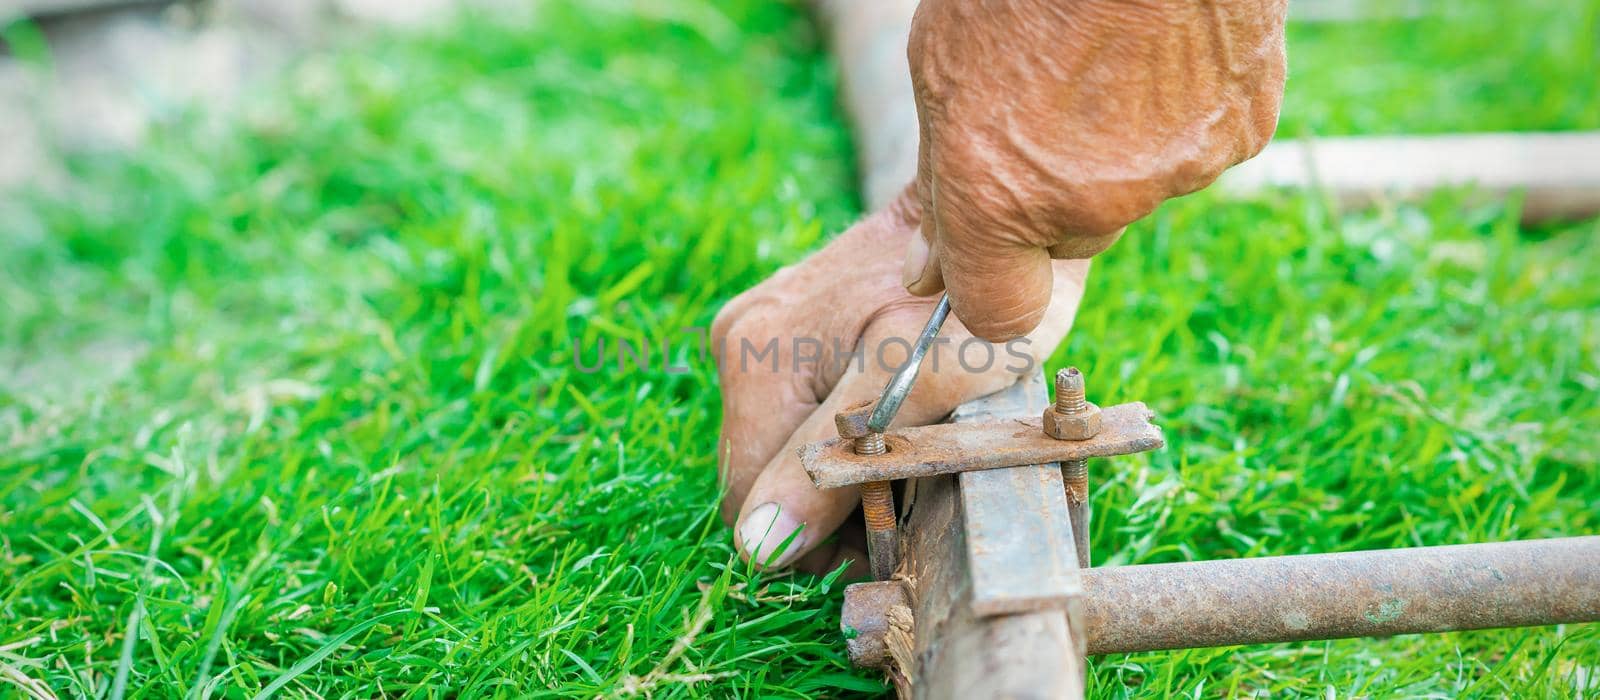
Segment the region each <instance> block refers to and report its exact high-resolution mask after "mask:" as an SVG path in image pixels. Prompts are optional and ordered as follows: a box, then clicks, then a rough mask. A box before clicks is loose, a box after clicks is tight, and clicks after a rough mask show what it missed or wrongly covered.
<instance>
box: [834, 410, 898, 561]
mask: <svg viewBox="0 0 1600 700" xmlns="http://www.w3.org/2000/svg"><path fill="white" fill-rule="evenodd" d="M872 406H873V402H872V401H870V400H868V401H862V402H860V403H857V404H854V405H852V406H850V407H849V408H846V409H844V410H843V411H840V412H838V413H835V414H833V425H834V427H835V428H837V429H838V430H839V437H841V438H844V439H846V440H850V441H851V442H852V444H851V448H852V449H853V450H855V453H856V454H858V455H869V456H870V455H881V454H883V453H885V452H888V451H889V445H888V444H887V443H886V442H884V439H883V433H878V432H873V431H872V430H871V429H870V428H868V427H867V420H868V419H870V418H871V417H872ZM861 513H862V515H863V516H865V519H866V521H867V557H868V559H869V560H870V563H871V565H872V577H873V578H875V579H878V580H880V581H882V580H885V579H888V578H889V577H890V576H891V575H893V574H894V567H895V564H896V563H897V562H896V561H895V560H896V558H897V557H898V556H899V549H900V543H899V538H900V533H899V531H898V527H897V526H896V524H895V520H896V518H895V508H894V491H893V490H892V489H891V488H889V482H887V481H869V482H867V483H864V484H862V485H861Z"/></svg>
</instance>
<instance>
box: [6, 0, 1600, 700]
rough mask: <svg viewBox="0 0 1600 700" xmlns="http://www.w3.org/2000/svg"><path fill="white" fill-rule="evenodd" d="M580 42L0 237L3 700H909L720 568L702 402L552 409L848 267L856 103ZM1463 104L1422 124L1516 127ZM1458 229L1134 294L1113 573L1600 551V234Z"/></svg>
mask: <svg viewBox="0 0 1600 700" xmlns="http://www.w3.org/2000/svg"><path fill="white" fill-rule="evenodd" d="M577 5H578V3H571V4H564V3H554V4H552V5H551V6H549V7H547V8H546V9H544V10H543V11H541V13H539V15H538V16H537V17H536V18H535V19H534V20H531V21H522V20H512V19H506V18H503V17H494V18H467V19H464V20H463V21H462V22H461V23H458V24H454V25H450V26H443V27H439V28H437V29H436V30H435V31H434V32H430V33H425V34H422V35H420V36H409V37H387V38H378V39H373V40H368V41H365V42H363V43H362V44H361V45H360V46H359V47H358V49H350V50H346V51H343V52H340V53H338V54H335V55H332V56H326V57H318V58H314V59H311V60H309V61H307V62H305V63H304V64H303V65H301V66H299V67H298V68H297V69H296V70H295V71H294V72H293V73H292V74H291V75H289V76H288V77H287V79H286V80H285V82H284V85H283V87H282V88H281V89H280V90H278V91H276V92H272V93H269V94H267V95H265V96H263V98H262V99H261V100H260V101H259V102H258V103H256V104H253V105H252V106H250V107H248V108H247V109H245V110H244V114H243V116H242V117H240V118H239V120H238V122H237V123H236V124H233V125H231V126H227V127H225V128H222V129H220V130H208V129H202V128H198V127H196V128H174V129H171V130H167V131H165V132H163V133H162V134H160V135H159V136H158V138H157V139H156V141H155V142H154V143H153V144H152V145H151V146H150V147H149V148H146V149H143V150H141V151H140V152H138V153H137V154H134V155H132V156H128V157H108V158H104V159H101V160H98V161H92V162H79V163H77V164H76V167H77V170H78V172H79V175H80V176H81V177H82V178H83V180H84V181H85V183H86V185H85V187H86V190H85V192H84V193H81V194H79V195H77V196H74V197H71V198H67V199H56V200H50V199H43V198H34V199H33V200H31V202H30V203H28V204H27V205H25V206H20V207H15V208H13V209H12V210H11V211H10V212H9V214H8V215H7V218H6V219H5V223H4V225H5V229H4V233H3V234H0V369H3V370H4V372H5V374H3V375H0V446H3V453H0V474H3V475H4V478H0V679H4V678H7V674H10V673H15V674H20V675H22V676H27V677H31V678H35V679H41V680H42V681H43V682H45V683H47V684H48V685H49V686H50V687H52V688H55V689H56V690H57V692H59V693H60V694H62V695H63V696H64V697H66V696H74V695H86V696H93V697H106V696H116V695H117V694H118V693H116V692H115V688H116V687H118V686H119V684H120V686H121V687H124V688H126V691H127V692H126V696H127V697H149V698H165V697H180V696H188V697H204V696H207V695H208V694H209V696H210V697H230V698H249V697H253V696H255V695H256V694H257V693H258V692H260V691H263V690H271V689H281V690H282V691H283V692H284V693H285V694H287V695H289V696H305V697H315V696H321V697H371V696H374V695H378V694H382V695H385V696H389V697H463V698H466V697H486V696H523V695H543V696H551V697H580V696H594V695H597V694H612V693H619V694H620V693H621V692H623V691H624V690H625V689H627V688H636V689H638V688H641V687H642V689H644V690H648V691H650V692H651V693H653V694H654V695H656V696H661V697H677V696H707V697H726V696H728V695H740V696H776V697H785V696H790V697H792V696H838V695H852V694H857V693H877V692H881V691H882V689H883V686H882V685H881V683H880V681H879V680H878V679H877V678H876V677H875V676H874V675H873V674H869V673H861V672H857V671H854V670H852V669H851V668H850V667H849V665H848V663H847V662H846V660H845V658H844V654H843V647H842V640H841V639H840V636H839V633H838V631H837V626H836V625H837V615H838V599H839V590H840V583H841V582H839V581H836V580H832V579H829V578H814V577H807V576H787V575H760V574H755V573H752V572H750V571H749V570H748V569H747V568H745V567H744V566H743V565H741V564H739V563H738V562H737V559H736V557H735V555H734V553H733V550H732V548H731V546H730V544H729V540H730V536H729V533H728V532H727V530H726V529H725V528H724V527H723V526H722V525H721V523H720V522H719V520H718V518H717V516H716V488H717V487H716V479H715V468H714V455H713V451H714V442H715V435H716V431H717V424H718V420H719V415H718V411H719V408H718V401H717V396H716V389H715V384H714V373H713V371H712V368H711V367H710V366H708V365H706V364H704V363H701V362H699V361H697V360H696V359H695V358H694V357H693V353H692V351H691V349H689V348H685V347H683V346H682V345H681V344H677V343H675V344H674V348H675V351H676V353H677V354H678V357H677V358H676V359H677V360H678V361H679V364H684V363H686V364H689V365H690V366H692V368H693V369H692V371H690V372H689V373H686V374H673V373H668V372H666V371H664V370H663V368H662V365H661V363H660V362H657V363H655V364H654V365H653V366H652V369H651V370H650V371H646V372H639V371H629V372H627V373H624V374H607V373H602V374H585V373H581V372H578V371H575V369H574V368H573V365H572V361H571V343H572V342H573V341H574V340H577V341H580V342H584V343H590V344H592V343H594V342H596V341H597V340H598V339H600V338H606V339H608V340H610V341H612V342H614V341H616V340H617V339H619V338H627V339H631V340H636V341H637V340H651V341H654V342H659V341H660V340H661V339H663V338H670V339H674V340H677V339H679V338H678V336H676V335H675V334H676V332H677V330H678V329H679V328H682V327H685V326H693V325H705V324H707V323H708V322H709V321H710V319H711V317H712V315H713V314H714V312H715V310H716V308H717V306H718V305H719V304H720V302H721V301H723V300H725V299H727V298H728V297H730V296H732V295H733V294H736V293H737V292H739V291H740V290H742V289H744V288H745V287H747V286H749V285H752V284H754V283H755V282H757V281H758V280H760V279H762V278H764V277H765V276H766V275H767V274H769V273H771V272H772V271H773V270H775V269H776V268H777V267H779V266H781V265H782V264H784V263H786V262H788V261H792V260H794V259H796V258H797V257H798V256H800V255H802V254H803V253H804V251H806V250H808V249H811V248H813V247H815V246H816V245H818V244H819V242H820V241H821V240H823V239H824V238H825V237H826V235H828V234H830V233H831V232H833V231H836V230H838V229H839V228H840V227H841V226H842V225H844V224H845V223H847V222H848V221H849V219H850V217H851V216H853V214H854V212H855V209H856V206H857V204H856V200H855V199H854V197H853V195H852V194H851V189H852V175H851V173H850V170H849V167H850V165H849V163H850V152H849V145H848V140H847V135H846V131H845V129H844V127H843V125H842V124H841V123H840V121H839V119H838V117H837V115H836V114H835V111H834V109H833V107H832V99H833V93H832V90H833V82H832V78H831V77H830V73H829V70H828V68H827V66H826V65H825V63H824V62H822V61H821V60H819V58H818V57H817V53H816V52H817V48H818V47H817V46H816V42H815V39H814V37H813V36H812V34H811V31H810V30H809V29H808V27H807V26H806V25H805V23H804V22H803V21H802V19H801V17H800V16H799V15H798V14H796V13H795V12H793V11H792V10H790V9H786V8H784V7H782V6H778V5H776V4H774V3H770V2H763V1H760V0H748V1H730V2H725V3H722V4H721V5H720V6H719V9H718V10H716V11H710V10H708V9H705V8H704V7H703V6H700V5H697V4H692V3H680V4H662V5H659V6H656V7H665V8H671V9H673V10H674V11H668V12H654V13H651V14H648V15H646V14H640V13H637V12H628V11H622V10H612V11H594V10H584V11H580V10H578V9H575V7H576V6H577ZM684 8H687V9H684ZM678 9H682V10H683V11H681V12H679V11H675V10H678ZM1341 31H1342V30H1341ZM1301 40H1302V39H1301V37H1300V36H1299V34H1298V33H1297V34H1296V39H1295V41H1296V42H1297V43H1296V47H1297V48H1298V47H1300V46H1301V44H1300V43H1299V42H1301ZM1402 49H1403V47H1402V48H1396V49H1393V50H1394V51H1395V52H1396V53H1399V52H1400V51H1401V50H1402ZM1305 50H1306V51H1310V50H1311V49H1305ZM1535 77H1538V78H1540V79H1543V78H1544V76H1535ZM1558 77H1559V75H1556V76H1553V77H1550V80H1555V79H1556V78H1558ZM1310 84H1311V83H1310V82H1309V81H1308V80H1307V79H1306V77H1305V75H1304V74H1303V73H1300V74H1297V77H1296V78H1295V79H1294V80H1293V81H1292V82H1291V94H1290V100H1289V105H1290V113H1289V116H1288V117H1287V118H1288V119H1290V120H1291V121H1292V120H1293V119H1304V118H1305V117H1296V116H1295V115H1296V114H1297V113H1302V114H1303V108H1300V107H1296V105H1304V104H1307V103H1308V101H1310V100H1311V99H1312V98H1311V97H1310V96H1309V95H1308V94H1307V93H1306V92H1305V91H1307V90H1310V89H1311V88H1310V87H1308V86H1309V85H1310ZM1545 87H1547V88H1549V89H1550V90H1555V89H1557V86H1555V85H1553V84H1548V83H1547V84H1546V85H1545ZM1589 89H1592V86H1591V87H1590V88H1589ZM1459 97H1460V99H1461V101H1460V102H1448V101H1446V102H1442V103H1438V104H1436V105H1435V107H1434V109H1436V110H1439V111H1438V112H1437V114H1436V116H1438V118H1439V119H1440V120H1441V121H1440V122H1437V123H1451V122H1450V120H1465V123H1468V124H1479V123H1482V124H1484V125H1485V126H1492V127H1494V128H1500V125H1499V124H1498V123H1496V122H1494V121H1492V120H1486V121H1484V122H1477V121H1472V119H1473V114H1475V112H1473V111H1472V110H1471V109H1469V107H1471V106H1472V105H1475V104H1476V103H1475V102H1473V100H1474V99H1475V97H1474V96H1471V95H1460V96H1459ZM1323 99H1327V100H1328V101H1329V103H1330V104H1331V103H1336V102H1339V101H1342V100H1345V97H1344V96H1343V95H1342V94H1341V93H1339V92H1337V91H1332V90H1331V89H1330V92H1328V94H1327V96H1326V97H1325V98H1323ZM1439 99H1441V100H1443V99H1444V97H1440V98H1439ZM1395 109H1399V107H1397V106H1396V107H1395ZM1296 110H1301V111H1300V112H1296ZM1530 118H1532V117H1531V116H1530ZM1539 118H1540V119H1543V118H1544V117H1539ZM1522 126H1524V127H1526V128H1546V127H1550V126H1560V124H1553V123H1543V122H1541V123H1533V122H1525V123H1522ZM1350 128H1352V129H1356V130H1360V129H1362V128H1364V127H1362V125H1361V124H1360V123H1359V122H1356V123H1352V125H1351V127H1350ZM1468 201H1470V198H1469V197H1467V196H1465V195H1462V194H1460V193H1456V194H1450V193H1446V194H1441V195H1438V196H1436V197H1435V198H1433V199H1431V200H1430V201H1428V202H1426V203H1424V204H1422V205H1418V206H1405V207H1394V208H1388V209H1382V210H1375V211H1368V212H1361V213H1356V214H1348V215H1336V214H1331V213H1329V212H1327V211H1326V210H1325V209H1324V208H1322V207H1321V206H1320V205H1319V200H1318V199H1317V198H1315V197H1301V196H1294V195H1282V196H1277V197H1267V198H1262V199H1260V200H1255V201H1251V202H1244V203H1235V202H1223V201H1221V200H1218V199H1214V198H1212V197H1210V196H1208V195H1201V196H1197V197H1190V198H1185V199H1183V200H1180V201H1178V202H1174V203H1172V204H1171V205H1169V206H1167V207H1164V208H1163V209H1162V210H1161V211H1160V212H1159V213H1158V214H1157V215H1156V216H1154V217H1152V219H1150V220H1149V221H1146V222H1143V223H1140V224H1139V225H1137V226H1136V227H1135V230H1134V231H1132V232H1130V233H1129V234H1128V236H1127V239H1126V241H1124V243H1123V244H1122V245H1121V246H1119V247H1118V248H1116V249H1115V250H1113V251H1112V252H1111V253H1109V254H1108V255H1106V256H1104V258H1103V261H1102V262H1100V263H1097V267H1096V269H1095V272H1094V275H1093V276H1092V278H1091V284H1090V291H1089V296H1088V299H1087V300H1086V302H1085V308H1084V310H1083V312H1082V313H1081V314H1080V317H1079V321H1078V325H1077V328H1076V330H1075V331H1074V333H1073V335H1072V337H1071V338H1070V340H1069V342H1068V343H1067V345H1066V346H1065V347H1064V348H1063V349H1062V352H1061V353H1060V354H1059V356H1058V358H1057V359H1058V360H1062V359H1066V358H1070V359H1071V360H1072V362H1074V363H1076V364H1078V365H1079V366H1082V367H1085V369H1086V370H1087V371H1088V372H1089V373H1090V376H1091V377H1093V378H1094V384H1093V386H1092V387H1091V389H1092V393H1093V394H1094V398H1095V399H1096V400H1098V401H1101V402H1103V403H1116V402H1120V401H1124V400H1131V399H1140V400H1145V401H1148V402H1150V403H1151V404H1152V405H1153V406H1154V407H1155V408H1156V409H1157V410H1158V411H1159V412H1160V414H1161V415H1162V423H1163V424H1164V425H1165V427H1166V428H1167V432H1168V436H1169V441H1170V447H1169V448H1168V449H1167V450H1166V451H1164V452H1162V453H1159V454H1155V455H1148V456H1142V457H1137V458H1125V459H1118V460H1114V461H1107V462H1103V463H1100V464H1099V465H1098V466H1097V467H1095V473H1096V480H1097V483H1096V489H1095V492H1094V499H1095V500H1094V505H1095V508H1096V513H1097V520H1096V521H1095V525H1094V533H1093V534H1094V539H1095V542H1096V546H1097V551H1098V552H1100V556H1101V558H1102V559H1103V560H1104V561H1106V562H1107V563H1112V564H1125V563H1135V562H1152V561H1172V560H1182V559H1191V558H1211V557H1226V556H1240V555H1263V554H1284V553H1299V552H1314V551H1332V550H1353V549H1362V548H1370V547H1390V546H1404V545H1418V544H1442V543H1456V542H1472V541H1486V540H1498V539H1514V538H1528V537H1543V536H1554V535H1561V534H1594V533H1596V532H1600V513H1597V512H1596V508H1595V504H1596V503H1600V468H1597V467H1596V464H1597V463H1600V438H1597V437H1596V436H1595V433H1594V426H1596V425H1600V399H1597V398H1596V397H1597V396H1600V318H1597V312H1596V310H1597V309H1600V267H1597V266H1595V265H1593V264H1591V263H1590V261H1592V260H1594V259H1595V258H1596V255H1600V249H1597V248H1600V235H1597V234H1600V231H1596V226H1595V225H1594V223H1592V222H1591V223H1587V224H1583V225H1577V226H1571V227H1566V228H1561V229H1552V230H1542V231H1540V232H1538V233H1537V235H1535V234H1532V233H1529V232H1525V231H1520V230H1518V228H1517V227H1516V225H1515V220H1516V216H1515V215H1516V203H1515V202H1514V201H1513V202H1495V203H1491V204H1487V205H1472V206H1469V205H1467V204H1465V202H1468ZM127 363H131V364H129V368H128V369H126V371H120V370H119V369H118V367H119V366H120V365H122V364H127ZM1596 667H1600V629H1596V628H1595V627H1592V626H1591V627H1582V626H1568V627H1565V628H1548V629H1536V630H1514V631H1496V632H1474V633H1459V634H1450V635H1438V636H1412V637H1402V638H1395V639H1390V640H1382V641H1372V640H1350V641H1335V642H1318V643H1306V644H1297V645H1275V646H1264V647H1246V648H1236V649H1221V650H1199V651H1190V652H1178V653H1161V654H1140V655H1130V656H1119V657H1111V658H1106V659H1100V660H1098V661H1096V662H1095V664H1094V676H1095V677H1094V679H1093V681H1092V684H1093V686H1094V689H1095V693H1096V695H1097V696H1101V697H1105V696H1123V695H1127V696H1142V697H1161V696H1166V695H1176V694H1180V693H1181V694H1186V695H1188V694H1198V695H1210V696H1218V695H1236V694H1243V693H1246V692H1270V693H1272V694H1274V695H1291V694H1303V695H1316V696H1322V695H1324V694H1325V693H1326V692H1328V691H1329V690H1330V689H1332V691H1333V692H1336V693H1337V694H1339V695H1369V696H1374V697H1387V696H1396V695H1411V696H1416V695H1431V696H1456V695H1468V696H1484V697H1499V696H1503V695H1513V696H1565V697H1571V696H1573V695H1574V694H1580V695H1592V694H1594V693H1596V692H1597V689H1596V687H1595V684H1596V683H1597V682H1600V680H1597V672H1596V671H1595V670H1594V669H1596ZM1585 678H1586V679H1588V680H1587V683H1588V685H1587V689H1583V688H1580V687H1578V685H1577V684H1578V683H1579V682H1580V681H1581V680H1582V679H1585ZM0 682H3V681H0ZM5 687H6V686H4V685H0V696H4V695H5V694H6V693H7V692H8V691H7V690H3V688H5ZM9 692H12V693H17V692H19V691H15V690H12V691H9Z"/></svg>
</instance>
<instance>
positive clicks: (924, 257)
mask: <svg viewBox="0 0 1600 700" xmlns="http://www.w3.org/2000/svg"><path fill="white" fill-rule="evenodd" d="M927 267H928V242H927V241H926V240H923V238H922V234H921V233H920V232H916V233H912V234H911V242H910V243H909V244H907V245H906V262H905V267H903V268H901V269H900V284H901V285H903V286H906V287H910V286H911V285H913V284H916V283H917V282H919V281H921V280H922V271H923V270H925V269H927Z"/></svg>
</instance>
